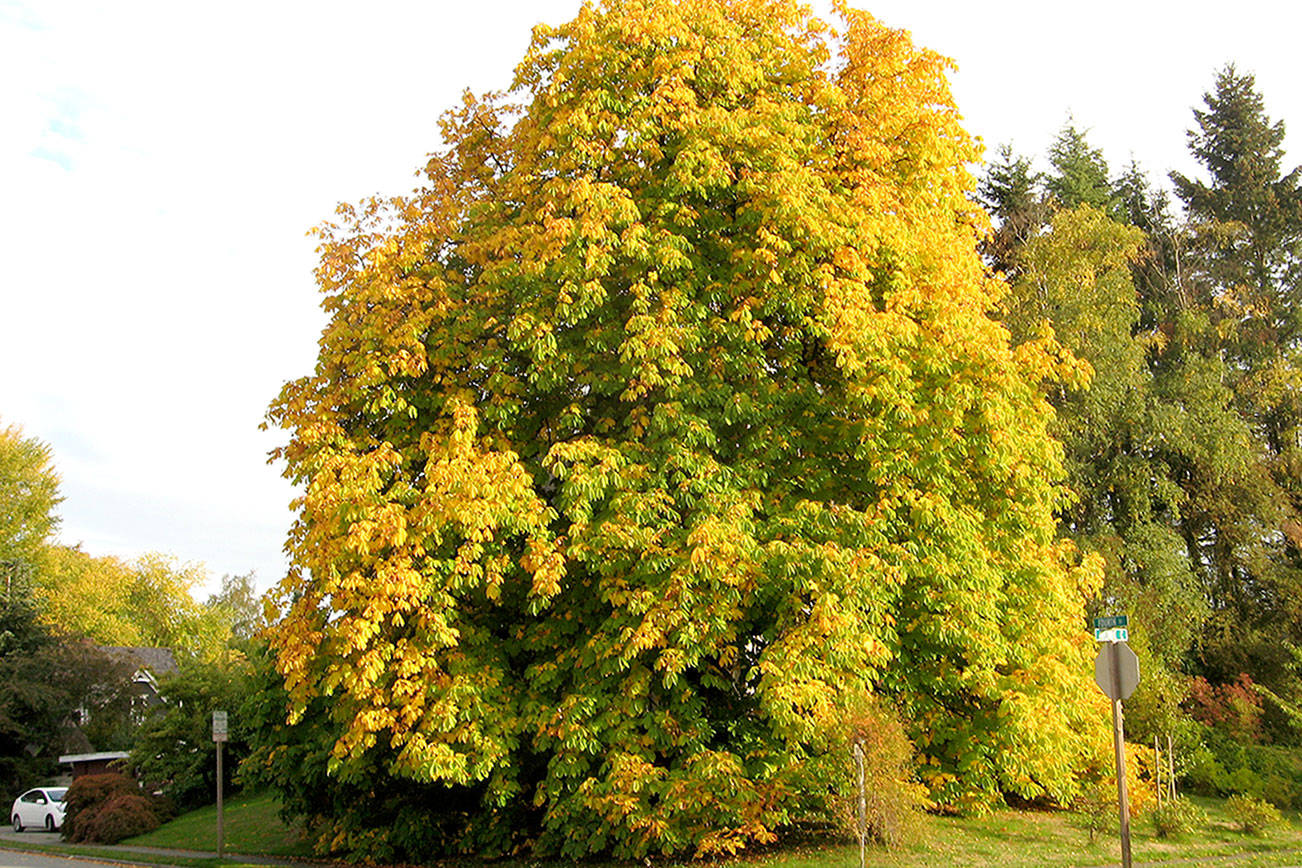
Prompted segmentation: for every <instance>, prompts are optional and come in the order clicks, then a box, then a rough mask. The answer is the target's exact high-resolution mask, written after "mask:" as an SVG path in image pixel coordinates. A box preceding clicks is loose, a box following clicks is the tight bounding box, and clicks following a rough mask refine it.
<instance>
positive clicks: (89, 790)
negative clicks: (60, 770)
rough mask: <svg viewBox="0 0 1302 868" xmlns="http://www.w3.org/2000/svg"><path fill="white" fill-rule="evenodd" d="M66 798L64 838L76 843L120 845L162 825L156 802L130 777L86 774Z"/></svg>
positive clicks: (78, 780) (78, 779)
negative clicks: (130, 838) (118, 843)
mask: <svg viewBox="0 0 1302 868" xmlns="http://www.w3.org/2000/svg"><path fill="white" fill-rule="evenodd" d="M65 799H66V800H65V802H64V805H65V813H64V817H63V837H64V838H65V839H66V840H68V841H72V842H74V843H90V844H116V843H117V842H118V841H121V840H122V839H123V838H127V837H130V836H131V835H139V834H141V833H143V832H148V831H149V830H150V829H154V828H157V826H158V824H159V816H160V811H159V809H158V808H157V807H156V806H155V805H154V802H153V800H152V799H150V798H149V797H148V796H146V795H145V794H144V793H142V792H140V787H139V786H138V785H137V784H136V782H135V781H134V780H132V779H131V778H129V777H127V776H126V775H122V774H117V773H110V774H103V775H84V776H83V777H80V778H77V779H76V780H75V781H73V782H72V786H70V787H69V788H68V795H67V796H66V797H65Z"/></svg>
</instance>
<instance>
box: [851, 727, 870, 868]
mask: <svg viewBox="0 0 1302 868" xmlns="http://www.w3.org/2000/svg"><path fill="white" fill-rule="evenodd" d="M854 764H855V766H856V767H857V769H858V771H859V823H858V827H859V829H858V831H859V868H866V866H867V861H866V860H867V853H866V852H865V850H864V843H865V841H866V840H867V838H868V796H867V793H866V791H865V789H864V756H863V745H861V744H859V740H858V739H855V742H854Z"/></svg>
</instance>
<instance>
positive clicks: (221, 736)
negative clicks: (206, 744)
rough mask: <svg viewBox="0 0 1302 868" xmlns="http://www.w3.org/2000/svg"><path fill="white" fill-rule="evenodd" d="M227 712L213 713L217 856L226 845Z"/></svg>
mask: <svg viewBox="0 0 1302 868" xmlns="http://www.w3.org/2000/svg"><path fill="white" fill-rule="evenodd" d="M226 732H227V730H226V712H224V711H214V712H213V713H212V740H213V741H214V742H216V743H217V858H218V859H221V858H222V851H223V849H224V847H225V843H226V841H225V837H226V835H225V831H226V830H225V817H224V813H225V812H224V811H223V809H222V808H223V806H222V748H223V747H225V746H226V738H227V736H226Z"/></svg>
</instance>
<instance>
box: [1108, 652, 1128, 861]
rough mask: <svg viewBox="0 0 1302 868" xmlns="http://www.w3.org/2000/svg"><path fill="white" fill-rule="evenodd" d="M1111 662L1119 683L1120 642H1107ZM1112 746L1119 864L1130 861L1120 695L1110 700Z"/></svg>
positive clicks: (1113, 674) (1124, 740) (1116, 680)
mask: <svg viewBox="0 0 1302 868" xmlns="http://www.w3.org/2000/svg"><path fill="white" fill-rule="evenodd" d="M1108 646H1109V647H1108V656H1109V657H1110V658H1111V661H1110V662H1111V664H1112V683H1113V684H1117V685H1120V684H1121V643H1119V642H1109V643H1108ZM1112 746H1113V749H1114V751H1115V752H1116V759H1117V809H1118V811H1119V812H1120V815H1121V866H1122V868H1131V863H1130V794H1129V793H1128V792H1127V791H1126V725H1125V719H1124V716H1123V714H1122V711H1121V697H1120V695H1119V694H1118V696H1117V697H1116V698H1114V699H1113V700H1112Z"/></svg>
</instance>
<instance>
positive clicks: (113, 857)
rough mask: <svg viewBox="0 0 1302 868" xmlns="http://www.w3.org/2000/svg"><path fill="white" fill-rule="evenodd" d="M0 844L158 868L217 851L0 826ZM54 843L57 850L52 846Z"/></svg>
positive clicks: (308, 865) (287, 862)
mask: <svg viewBox="0 0 1302 868" xmlns="http://www.w3.org/2000/svg"><path fill="white" fill-rule="evenodd" d="M0 846H2V847H4V849H7V850H8V849H12V850H27V851H28V852H32V853H42V854H48V855H56V856H66V857H69V858H74V859H78V858H80V859H87V860H91V861H96V862H109V861H112V862H121V863H125V864H131V865H149V866H154V868H158V866H162V865H166V864H167V863H166V861H164V860H166V859H185V860H190V859H216V858H217V854H216V853H215V852H213V851H210V850H207V851H206V850H179V849H169V848H163V847H137V846H133V845H128V844H69V843H67V842H66V841H64V840H63V839H62V838H61V837H60V836H59V833H58V832H15V831H13V830H12V829H4V830H0ZM55 846H57V848H58V849H57V851H55V850H54V849H52V848H53V847H55ZM132 854H138V855H141V856H145V855H148V856H152V857H153V858H151V859H149V860H147V861H146V860H144V859H136V860H133V859H132V858H131V856H132ZM223 859H224V860H225V861H228V862H243V863H246V864H249V865H273V866H282V868H321V865H322V864H327V863H322V862H302V861H296V860H293V859H282V858H280V857H278V856H259V855H254V854H249V853H232V852H231V851H230V850H226V851H225V852H224V854H223Z"/></svg>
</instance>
